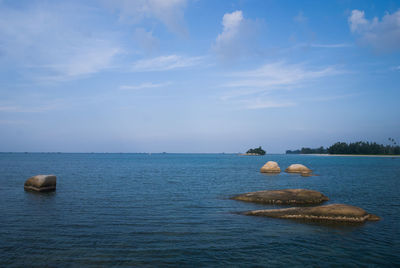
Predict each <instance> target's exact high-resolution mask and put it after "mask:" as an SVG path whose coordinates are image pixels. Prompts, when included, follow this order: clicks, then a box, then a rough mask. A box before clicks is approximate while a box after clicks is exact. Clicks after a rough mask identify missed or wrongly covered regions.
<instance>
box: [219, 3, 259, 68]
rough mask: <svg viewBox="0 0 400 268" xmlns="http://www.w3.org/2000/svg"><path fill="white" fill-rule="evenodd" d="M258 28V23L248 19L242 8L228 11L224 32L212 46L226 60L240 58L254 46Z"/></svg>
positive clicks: (224, 18) (224, 21) (223, 19)
mask: <svg viewBox="0 0 400 268" xmlns="http://www.w3.org/2000/svg"><path fill="white" fill-rule="evenodd" d="M257 28H258V25H257V23H254V22H252V21H250V20H246V19H245V18H244V17H243V13H242V11H241V10H237V11H234V12H232V13H226V14H225V15H224V16H223V18H222V32H221V33H220V34H219V35H218V36H217V38H216V40H215V43H214V44H213V46H212V48H213V50H214V51H215V52H216V53H217V55H218V56H219V57H220V58H221V59H222V60H224V61H231V60H234V59H236V58H239V57H241V56H242V55H244V54H246V53H247V52H248V51H249V50H251V47H252V46H254V42H253V41H254V38H253V35H254V34H255V32H256V31H257Z"/></svg>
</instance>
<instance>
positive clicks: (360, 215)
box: [244, 204, 380, 223]
mask: <svg viewBox="0 0 400 268" xmlns="http://www.w3.org/2000/svg"><path fill="white" fill-rule="evenodd" d="M244 214H245V215H249V216H264V217H272V218H281V219H299V220H307V221H328V222H329V221H333V222H352V223H363V222H365V221H378V220H379V219H380V218H379V217H378V216H376V215H373V214H369V213H367V212H366V211H365V210H363V209H362V208H359V207H355V206H350V205H344V204H331V205H326V206H318V207H293V208H284V209H264V210H253V211H248V212H245V213H244Z"/></svg>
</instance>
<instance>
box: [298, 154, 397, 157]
mask: <svg viewBox="0 0 400 268" xmlns="http://www.w3.org/2000/svg"><path fill="white" fill-rule="evenodd" d="M299 155H317V156H349V157H357V156H360V157H396V158H400V155H391V154H299Z"/></svg>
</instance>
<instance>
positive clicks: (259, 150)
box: [241, 146, 267, 155]
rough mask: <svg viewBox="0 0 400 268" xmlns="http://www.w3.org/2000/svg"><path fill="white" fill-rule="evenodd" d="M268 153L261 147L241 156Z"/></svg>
mask: <svg viewBox="0 0 400 268" xmlns="http://www.w3.org/2000/svg"><path fill="white" fill-rule="evenodd" d="M266 153H267V152H266V151H264V150H263V149H262V148H261V146H260V147H258V148H254V149H249V150H248V151H247V152H246V153H245V154H241V155H265V154H266Z"/></svg>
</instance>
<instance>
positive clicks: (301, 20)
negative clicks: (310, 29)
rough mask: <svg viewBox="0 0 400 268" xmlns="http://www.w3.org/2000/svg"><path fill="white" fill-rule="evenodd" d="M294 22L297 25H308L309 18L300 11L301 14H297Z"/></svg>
mask: <svg viewBox="0 0 400 268" xmlns="http://www.w3.org/2000/svg"><path fill="white" fill-rule="evenodd" d="M293 20H294V21H295V22H297V23H306V22H307V21H308V18H307V17H306V16H304V13H303V11H299V13H297V15H296V16H295V17H294V18H293Z"/></svg>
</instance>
